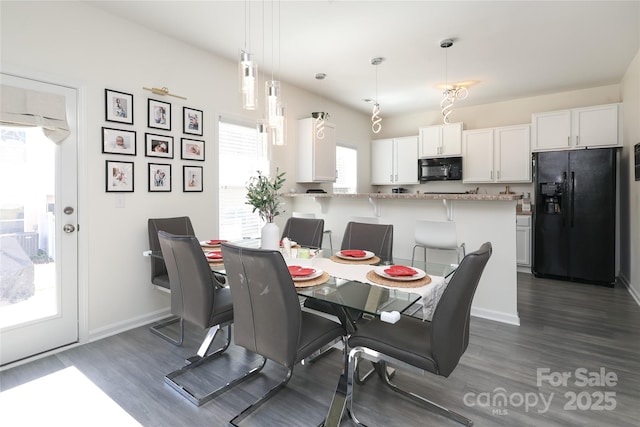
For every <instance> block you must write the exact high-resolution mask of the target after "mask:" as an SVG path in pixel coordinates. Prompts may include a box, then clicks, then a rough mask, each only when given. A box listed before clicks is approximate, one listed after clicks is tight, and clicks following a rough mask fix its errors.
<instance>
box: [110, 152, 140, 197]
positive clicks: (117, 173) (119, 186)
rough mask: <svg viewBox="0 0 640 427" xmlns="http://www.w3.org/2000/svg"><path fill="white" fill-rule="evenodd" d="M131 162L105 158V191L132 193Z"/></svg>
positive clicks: (132, 165)
mask: <svg viewBox="0 0 640 427" xmlns="http://www.w3.org/2000/svg"><path fill="white" fill-rule="evenodd" d="M133 167H134V164H133V162H121V161H118V160H107V161H106V163H105V175H106V176H105V191H106V192H107V193H133V190H134V188H135V187H134V173H133Z"/></svg>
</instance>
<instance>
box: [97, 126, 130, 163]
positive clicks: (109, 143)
mask: <svg viewBox="0 0 640 427" xmlns="http://www.w3.org/2000/svg"><path fill="white" fill-rule="evenodd" d="M136 151H137V150H136V131H134V130H124V129H114V128H107V127H103V128H102V152H103V153H105V154H119V155H123V156H135V155H136V154H137V153H136Z"/></svg>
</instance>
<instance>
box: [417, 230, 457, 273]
mask: <svg viewBox="0 0 640 427" xmlns="http://www.w3.org/2000/svg"><path fill="white" fill-rule="evenodd" d="M415 243H416V244H415V246H414V247H413V253H412V255H411V265H412V266H413V264H414V260H415V256H416V249H417V248H418V247H421V248H422V249H423V251H424V263H425V266H426V264H427V250H431V249H435V250H441V251H442V250H445V251H455V252H456V257H457V261H458V263H459V262H460V259H461V258H464V256H465V246H464V243H461V244H458V233H457V231H456V223H455V222H453V221H430V220H423V219H419V220H417V221H416V229H415ZM460 251H462V257H461V256H460Z"/></svg>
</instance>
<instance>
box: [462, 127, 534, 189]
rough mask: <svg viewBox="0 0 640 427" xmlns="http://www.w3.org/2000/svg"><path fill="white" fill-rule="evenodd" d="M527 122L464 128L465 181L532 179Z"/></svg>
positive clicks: (463, 176)
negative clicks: (474, 128)
mask: <svg viewBox="0 0 640 427" xmlns="http://www.w3.org/2000/svg"><path fill="white" fill-rule="evenodd" d="M530 141H531V139H530V126H529V125H517V126H504V127H498V128H489V129H478V130H470V131H465V132H464V133H463V142H462V156H463V160H462V167H463V172H462V178H463V182H464V183H486V182H505V183H509V182H531V144H530Z"/></svg>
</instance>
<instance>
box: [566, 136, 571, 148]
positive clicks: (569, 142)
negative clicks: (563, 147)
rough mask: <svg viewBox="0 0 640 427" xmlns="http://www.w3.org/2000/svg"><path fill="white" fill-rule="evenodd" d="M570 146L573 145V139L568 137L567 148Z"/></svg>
mask: <svg viewBox="0 0 640 427" xmlns="http://www.w3.org/2000/svg"><path fill="white" fill-rule="evenodd" d="M570 145H571V137H570V136H568V137H567V146H570Z"/></svg>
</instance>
